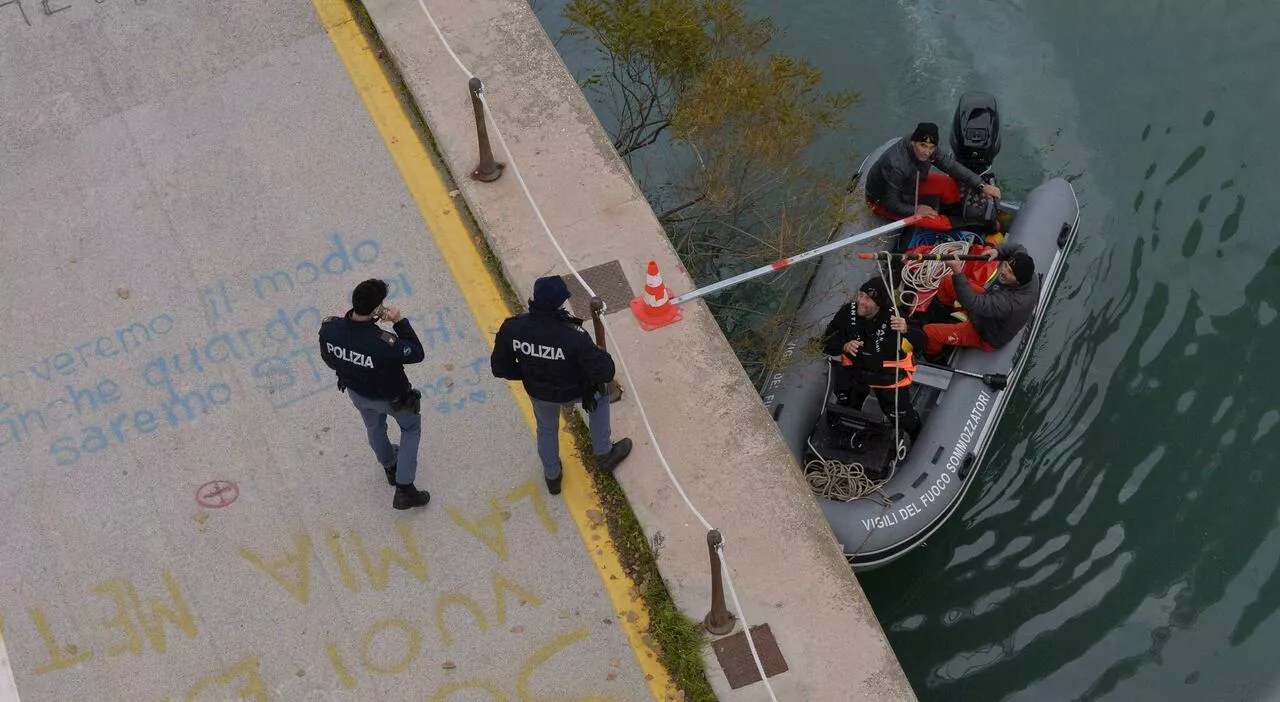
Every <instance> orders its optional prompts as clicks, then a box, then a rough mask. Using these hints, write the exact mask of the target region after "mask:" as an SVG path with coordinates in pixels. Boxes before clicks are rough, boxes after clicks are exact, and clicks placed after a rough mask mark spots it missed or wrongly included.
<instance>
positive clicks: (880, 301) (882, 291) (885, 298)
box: [858, 276, 889, 310]
mask: <svg viewBox="0 0 1280 702" xmlns="http://www.w3.org/2000/svg"><path fill="white" fill-rule="evenodd" d="M858 290H859V291H860V292H864V293H866V294H867V297H869V298H871V299H872V301H873V302H875V303H876V304H877V305H879V306H880V309H881V310H884V309H886V308H887V307H888V304H889V286H887V285H885V284H884V278H881V277H880V276H876V277H874V278H872V279H871V280H868V281H867V282H865V283H863V284H862V287H860V288H858Z"/></svg>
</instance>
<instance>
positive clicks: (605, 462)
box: [596, 439, 631, 473]
mask: <svg viewBox="0 0 1280 702" xmlns="http://www.w3.org/2000/svg"><path fill="white" fill-rule="evenodd" d="M629 453H631V439H618V440H617V441H615V442H613V448H611V449H609V453H606V454H605V455H603V456H596V465H598V466H600V471H601V472H602V473H612V472H613V469H614V468H617V467H618V464H619V463H622V459H624V458H626V457H627V454H629Z"/></svg>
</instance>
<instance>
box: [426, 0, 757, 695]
mask: <svg viewBox="0 0 1280 702" xmlns="http://www.w3.org/2000/svg"><path fill="white" fill-rule="evenodd" d="M418 6H419V7H421V8H422V13H423V14H424V15H426V17H427V21H428V22H430V23H431V27H432V29H434V30H435V32H436V36H437V37H439V39H440V43H441V44H443V45H444V47H445V50H446V51H448V52H449V56H450V57H452V58H453V61H454V63H456V64H458V68H459V69H461V70H462V72H463V73H465V74H466V75H467V77H468V78H474V77H475V75H474V74H472V73H471V71H469V70H467V67H466V65H464V64H463V63H462V60H461V59H459V58H458V55H457V54H456V53H454V51H453V49H452V48H451V47H450V46H449V41H448V40H447V39H446V38H445V36H444V32H442V31H441V30H440V25H438V24H436V21H435V18H434V17H432V16H431V11H430V10H428V9H427V5H426V2H425V0H418ZM480 102H481V103H482V104H483V105H484V107H485V116H486V117H485V121H486V123H487V124H489V125H490V128H491V129H492V131H493V134H494V135H495V136H496V137H497V138H498V143H499V144H500V145H501V146H502V151H503V153H505V154H506V158H507V165H508V166H509V167H510V169H511V173H512V175H514V176H515V178H516V182H518V183H519V184H520V190H521V191H523V192H524V196H525V198H526V199H527V200H528V201H529V206H530V207H532V208H533V213H534V215H535V216H537V218H538V223H539V224H541V225H542V230H543V231H544V232H545V233H546V235H547V238H548V239H549V240H550V241H551V245H552V246H554V247H555V250H556V253H558V254H560V259H561V260H562V261H564V264H565V265H566V266H567V267H568V268H569V271H570V272H571V273H572V274H573V277H574V278H576V279H577V281H578V283H579V284H580V285H582V288H583V290H585V291H586V293H587V295H588V296H589V297H596V293H595V291H594V290H593V289H592V288H591V286H590V285H588V284H587V281H586V280H583V278H582V276H581V275H579V274H578V269H577V267H576V266H574V265H573V262H572V261H570V260H569V257H568V255H566V254H565V252H564V249H563V248H561V247H560V242H559V241H557V240H556V237H555V234H553V233H552V231H551V227H550V226H548V225H547V220H546V219H545V218H544V217H543V216H542V210H541V209H539V207H538V203H537V202H536V201H535V200H534V198H533V194H532V193H530V192H529V186H528V185H527V184H526V183H525V180H524V176H523V175H521V173H520V167H519V165H517V164H516V160H515V156H514V155H513V154H512V153H511V149H510V148H509V147H508V146H507V140H506V137H504V136H503V135H502V129H501V128H500V127H498V123H497V122H496V121H495V118H494V114H493V110H492V109H490V107H489V102H488V100H487V99H486V98H485V95H484V90H483V86H482V87H481V91H480ZM600 319H601V321H602V322H603V326H604V330H605V337H606V339H607V340H608V346H609V347H610V348H612V349H614V352H613V355H614V359H615V360H616V361H617V362H618V365H619V366H621V368H622V373H623V375H624V376H625V377H626V379H627V386H628V387H629V388H630V389H631V394H632V397H633V399H634V401H635V404H636V407H637V408H638V409H639V410H640V419H641V421H642V422H643V423H644V428H645V432H646V433H647V434H648V435H649V440H650V441H651V442H652V444H653V448H654V450H655V451H656V452H657V454H658V461H659V462H660V463H661V464H662V468H663V470H665V471H666V473H667V478H668V479H670V480H671V483H672V484H673V485H674V486H675V488H676V491H677V492H678V493H680V499H682V500H684V504H685V506H686V507H688V508H689V511H690V512H692V513H693V515H694V516H695V517H697V519H698V522H699V523H700V524H701V525H702V527H703V528H704V529H706V530H707V531H711V530H712V529H713V528H714V527H712V526H711V523H710V522H708V521H707V519H706V518H705V517H703V516H702V512H700V511H698V508H697V507H695V506H694V504H693V502H692V501H691V500H690V499H689V495H688V494H687V493H686V492H685V490H684V487H683V486H682V485H681V484H680V481H679V480H677V479H676V476H675V473H674V472H672V470H671V465H670V464H669V463H668V462H667V457H666V455H665V454H663V452H662V446H661V445H660V444H659V443H658V437H657V436H656V435H655V434H654V432H653V425H651V424H650V423H649V416H648V414H647V413H646V412H645V410H644V403H643V402H642V401H641V398H640V393H639V391H638V389H637V386H636V383H635V380H634V379H633V378H632V377H631V371H630V369H629V368H628V367H627V362H626V359H625V358H624V357H623V356H622V353H621V352H620V350H619V346H618V344H617V342H616V340H615V339H614V336H613V330H612V329H611V328H610V326H609V321H608V320H607V319H605V317H604V315H603V314H602V315H601V317H600ZM722 536H723V535H722ZM723 548H724V547H723V544H722V545H721V547H720V551H721V561H722V563H723V564H724V568H723V570H724V575H725V582H726V583H728V584H729V594H730V595H732V596H733V603H734V607H735V608H736V609H737V613H738V614H737V616H738V619H740V620H742V625H743V632H744V633H745V635H746V637H747V645H748V646H749V647H750V648H751V657H752V658H753V659H754V660H755V664H756V670H757V672H759V673H760V680H761V681H762V682H764V686H765V689H766V690H768V692H769V699H771V700H773V702H777V700H778V698H777V696H776V695H775V694H774V692H773V686H772V685H771V684H769V678H768V676H766V675H765V674H764V665H763V664H762V663H761V662H760V656H759V655H758V654H757V653H756V646H755V642H754V641H753V640H752V639H753V637H752V636H751V627H750V626H749V625H748V623H747V619H746V616H745V614H744V612H743V611H742V604H741V603H740V602H739V601H738V593H737V592H736V591H735V590H734V588H733V580H732V578H730V577H729V571H730V570H731V568H730V567H729V562H728V559H726V558H725V557H724V555H723Z"/></svg>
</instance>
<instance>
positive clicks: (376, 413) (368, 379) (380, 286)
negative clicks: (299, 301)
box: [320, 279, 431, 509]
mask: <svg viewBox="0 0 1280 702" xmlns="http://www.w3.org/2000/svg"><path fill="white" fill-rule="evenodd" d="M386 298H387V284H386V283H385V282H383V281H381V280H377V279H371V280H366V281H364V282H363V283H360V284H359V285H357V286H356V289H355V290H354V291H353V292H352V293H351V309H350V310H348V311H347V313H346V315H344V316H342V317H329V318H327V319H325V320H324V322H323V323H322V324H321V325H320V357H321V358H323V359H324V362H325V363H326V364H327V365H328V366H329V367H330V368H332V369H333V370H334V371H336V372H337V374H338V389H339V390H345V391H346V393H347V396H348V397H350V398H351V404H353V405H355V406H356V409H357V410H359V411H360V417H361V418H363V419H364V426H365V429H366V430H367V431H368V434H369V446H371V447H372V448H373V454H374V455H375V456H376V457H377V458H378V462H379V463H381V464H382V468H383V470H384V471H385V472H386V474H387V482H388V483H390V484H392V485H395V486H396V494H395V498H394V499H393V500H392V502H391V506H392V507H394V508H396V509H409V508H411V507H424V506H426V504H427V502H428V501H429V500H430V499H431V495H430V494H429V493H428V492H427V491H426V490H419V489H417V488H416V487H414V485H413V480H414V476H415V475H416V474H417V472H418V441H419V439H420V438H421V436H422V422H421V420H422V418H421V416H420V415H419V402H420V400H421V397H422V395H421V393H419V392H418V391H417V390H414V389H413V386H412V385H410V384H409V378H408V377H407V376H406V375H405V374H404V367H405V365H406V364H409V363H421V362H422V359H423V358H425V357H426V352H425V351H424V350H423V348H422V343H421V342H419V341H418V335H417V334H414V333H413V327H412V326H410V325H409V320H407V319H405V318H404V317H403V315H401V313H400V310H398V309H396V308H394V307H383V305H382V301H383V300H385V299H386ZM379 320H386V321H388V322H391V323H392V325H393V326H392V328H393V329H395V333H394V334H392V333H391V332H389V331H386V330H385V329H382V328H380V327H379V326H378V324H377V323H378V321H379ZM387 415H391V416H392V417H393V418H395V420H396V424H399V425H400V446H399V449H397V448H396V446H394V445H392V443H391V441H390V439H388V438H387Z"/></svg>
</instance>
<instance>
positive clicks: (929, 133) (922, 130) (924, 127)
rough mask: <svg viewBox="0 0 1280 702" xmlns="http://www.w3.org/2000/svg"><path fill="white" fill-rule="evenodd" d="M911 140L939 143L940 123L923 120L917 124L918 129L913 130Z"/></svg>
mask: <svg viewBox="0 0 1280 702" xmlns="http://www.w3.org/2000/svg"><path fill="white" fill-rule="evenodd" d="M911 141H919V142H923V143H925V144H934V145H937V143H938V125H936V124H934V123H933V122H921V123H920V124H917V125H916V130H915V131H914V132H911Z"/></svg>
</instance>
